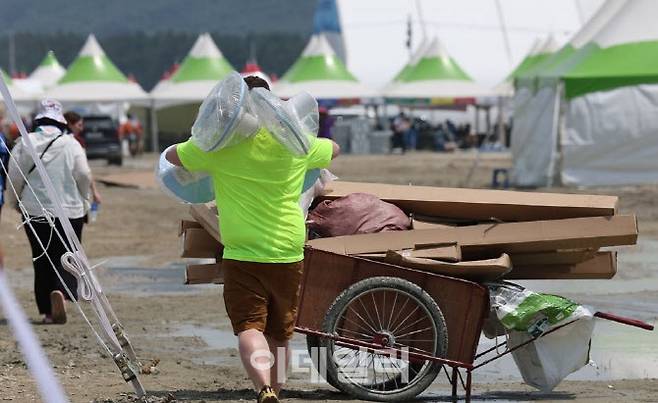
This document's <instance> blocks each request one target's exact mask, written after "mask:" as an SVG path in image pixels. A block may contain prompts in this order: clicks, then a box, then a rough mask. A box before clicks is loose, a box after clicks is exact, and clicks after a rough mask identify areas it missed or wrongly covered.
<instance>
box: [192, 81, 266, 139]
mask: <svg viewBox="0 0 658 403" xmlns="http://www.w3.org/2000/svg"><path fill="white" fill-rule="evenodd" d="M248 99H249V88H248V87H247V84H246V83H245V82H244V80H243V79H242V77H241V76H240V74H238V73H237V72H232V73H231V74H229V75H228V76H227V77H226V78H225V79H224V80H222V81H220V82H219V83H218V84H217V85H216V86H215V87H214V88H213V89H212V90H211V91H210V93H209V94H208V96H207V97H206V99H204V100H203V103H202V104H201V106H200V107H199V113H198V115H197V118H196V120H195V121H194V125H193V126H192V141H193V142H194V144H196V145H197V146H198V147H199V148H200V149H202V150H203V151H207V152H209V151H216V150H219V149H221V148H224V147H228V146H231V145H234V144H237V143H239V142H240V141H242V140H244V139H246V138H249V137H250V136H252V135H253V134H255V133H256V131H258V128H259V124H258V119H257V118H256V116H254V115H253V114H252V113H251V112H250V111H249V102H248Z"/></svg>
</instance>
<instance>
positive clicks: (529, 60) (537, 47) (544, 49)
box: [507, 36, 559, 81]
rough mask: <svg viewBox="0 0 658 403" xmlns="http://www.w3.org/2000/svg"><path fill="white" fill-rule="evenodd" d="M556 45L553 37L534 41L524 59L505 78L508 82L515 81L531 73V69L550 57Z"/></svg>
mask: <svg viewBox="0 0 658 403" xmlns="http://www.w3.org/2000/svg"><path fill="white" fill-rule="evenodd" d="M558 48H559V46H558V43H557V42H556V41H555V38H553V36H549V37H547V38H546V39H544V40H541V39H540V38H537V39H535V42H534V43H533V44H532V46H531V47H530V51H529V52H528V54H527V55H526V57H524V58H523V60H521V62H520V63H519V64H518V65H517V66H516V67H515V68H514V70H512V72H511V73H510V74H509V76H508V77H507V78H508V80H512V81H513V80H515V79H517V78H519V77H522V76H524V75H526V74H529V73H531V72H532V70H533V68H535V67H536V66H537V65H540V64H541V63H542V62H543V61H545V60H546V59H548V58H549V57H551V55H552V54H553V53H555V52H556V51H557V50H558Z"/></svg>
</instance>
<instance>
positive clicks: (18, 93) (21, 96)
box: [0, 69, 37, 103]
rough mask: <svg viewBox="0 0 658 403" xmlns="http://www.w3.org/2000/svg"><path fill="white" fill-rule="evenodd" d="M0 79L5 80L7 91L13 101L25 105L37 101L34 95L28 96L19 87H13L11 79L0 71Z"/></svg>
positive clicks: (28, 94)
mask: <svg viewBox="0 0 658 403" xmlns="http://www.w3.org/2000/svg"><path fill="white" fill-rule="evenodd" d="M0 78H2V79H3V80H5V83H6V84H7V88H8V89H9V92H10V93H11V96H12V98H14V101H16V102H20V103H26V102H32V101H34V100H36V99H37V97H35V95H34V94H30V93H29V92H27V91H25V90H24V89H23V88H21V87H20V86H17V85H15V84H14V81H13V80H12V79H11V77H9V76H8V75H7V73H5V71H4V70H2V69H0Z"/></svg>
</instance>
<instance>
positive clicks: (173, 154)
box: [165, 144, 183, 167]
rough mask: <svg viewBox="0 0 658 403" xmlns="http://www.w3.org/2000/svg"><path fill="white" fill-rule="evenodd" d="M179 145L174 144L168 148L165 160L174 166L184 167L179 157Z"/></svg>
mask: <svg viewBox="0 0 658 403" xmlns="http://www.w3.org/2000/svg"><path fill="white" fill-rule="evenodd" d="M177 149H178V144H174V145H173V146H171V147H169V148H167V150H166V151H165V152H166V154H165V158H166V159H167V161H169V162H170V163H171V164H174V165H176V166H178V167H182V166H183V163H182V162H181V160H180V157H179V156H178V150H177Z"/></svg>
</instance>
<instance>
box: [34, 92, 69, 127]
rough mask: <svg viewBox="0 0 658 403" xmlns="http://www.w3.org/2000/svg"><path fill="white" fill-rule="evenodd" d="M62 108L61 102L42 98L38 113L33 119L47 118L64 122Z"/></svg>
mask: <svg viewBox="0 0 658 403" xmlns="http://www.w3.org/2000/svg"><path fill="white" fill-rule="evenodd" d="M62 110H63V108H62V104H61V103H59V101H57V100H55V99H50V98H46V99H42V100H41V102H39V113H38V114H37V116H35V120H39V119H43V118H48V119H52V120H54V121H56V122H59V123H62V124H66V119H65V118H64V115H63V113H62Z"/></svg>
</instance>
